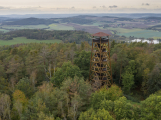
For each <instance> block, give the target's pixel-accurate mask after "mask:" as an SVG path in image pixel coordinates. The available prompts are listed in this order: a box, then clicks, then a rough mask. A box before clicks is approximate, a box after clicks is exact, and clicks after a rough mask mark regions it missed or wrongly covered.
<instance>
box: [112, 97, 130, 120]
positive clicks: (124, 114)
mask: <svg viewBox="0 0 161 120" xmlns="http://www.w3.org/2000/svg"><path fill="white" fill-rule="evenodd" d="M114 114H115V115H116V119H117V120H120V119H123V118H128V119H132V118H133V111H132V105H131V104H130V103H127V99H126V98H125V97H121V98H119V100H116V101H114Z"/></svg>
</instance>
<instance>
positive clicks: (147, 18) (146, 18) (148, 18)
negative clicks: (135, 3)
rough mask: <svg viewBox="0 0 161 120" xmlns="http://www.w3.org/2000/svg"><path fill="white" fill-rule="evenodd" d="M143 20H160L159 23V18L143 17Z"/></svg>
mask: <svg viewBox="0 0 161 120" xmlns="http://www.w3.org/2000/svg"><path fill="white" fill-rule="evenodd" d="M144 19H145V20H160V21H161V17H145V18H144Z"/></svg>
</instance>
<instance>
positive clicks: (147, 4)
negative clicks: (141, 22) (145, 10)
mask: <svg viewBox="0 0 161 120" xmlns="http://www.w3.org/2000/svg"><path fill="white" fill-rule="evenodd" d="M149 5H150V4H149V3H142V6H149Z"/></svg>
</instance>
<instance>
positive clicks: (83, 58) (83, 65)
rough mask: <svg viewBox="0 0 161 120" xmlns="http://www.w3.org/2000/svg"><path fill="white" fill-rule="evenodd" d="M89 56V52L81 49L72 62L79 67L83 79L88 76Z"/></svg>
mask: <svg viewBox="0 0 161 120" xmlns="http://www.w3.org/2000/svg"><path fill="white" fill-rule="evenodd" d="M90 57H91V52H86V51H84V50H82V51H81V52H77V53H76V55H75V59H74V64H75V65H77V66H78V67H79V68H80V71H81V74H82V75H83V77H84V79H85V80H86V79H88V78H89V67H90Z"/></svg>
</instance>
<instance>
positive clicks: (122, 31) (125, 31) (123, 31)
mask: <svg viewBox="0 0 161 120" xmlns="http://www.w3.org/2000/svg"><path fill="white" fill-rule="evenodd" d="M100 28H101V29H104V28H102V27H100ZM107 29H108V30H116V31H117V33H129V32H137V31H141V30H142V29H136V28H134V29H125V28H112V27H108V28H107Z"/></svg>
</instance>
